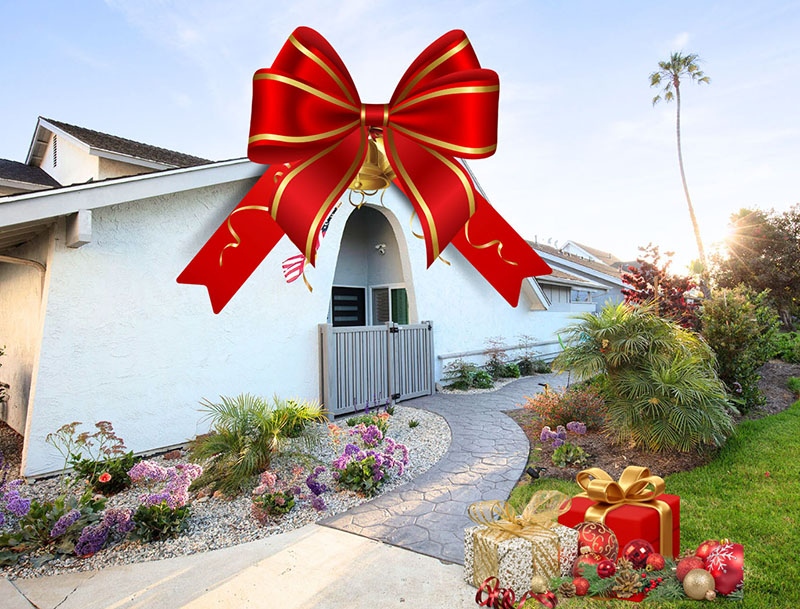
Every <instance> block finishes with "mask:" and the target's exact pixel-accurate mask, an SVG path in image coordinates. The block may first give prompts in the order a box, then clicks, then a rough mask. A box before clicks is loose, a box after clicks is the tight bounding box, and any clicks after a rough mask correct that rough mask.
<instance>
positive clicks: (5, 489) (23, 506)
mask: <svg viewBox="0 0 800 609" xmlns="http://www.w3.org/2000/svg"><path fill="white" fill-rule="evenodd" d="M10 470H11V465H10V464H9V463H8V462H7V461H6V460H5V457H4V456H3V453H2V452H0V528H3V526H5V525H6V524H7V523H8V524H9V525H10V524H11V523H12V522H15V521H16V520H18V519H19V518H22V517H23V516H25V514H27V513H28V510H30V509H31V501H30V499H23V498H22V497H21V496H20V493H19V487H20V486H22V485H23V484H24V483H25V482H24V480H22V479H17V480H9V479H8V478H9V473H10Z"/></svg>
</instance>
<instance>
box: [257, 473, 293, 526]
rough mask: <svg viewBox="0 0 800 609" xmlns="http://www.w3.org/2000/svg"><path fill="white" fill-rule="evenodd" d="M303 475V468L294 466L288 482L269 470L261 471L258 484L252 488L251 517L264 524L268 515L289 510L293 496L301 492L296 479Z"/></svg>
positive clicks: (291, 506)
mask: <svg viewBox="0 0 800 609" xmlns="http://www.w3.org/2000/svg"><path fill="white" fill-rule="evenodd" d="M302 475H303V468H302V467H300V466H295V467H294V468H293V469H292V476H293V477H292V479H291V481H289V482H285V481H284V480H280V479H279V478H278V475H277V474H276V473H274V472H271V471H270V470H266V471H264V472H262V474H261V476H260V477H259V479H258V480H259V484H258V486H257V487H256V488H254V489H253V504H252V505H251V507H250V511H251V513H252V514H253V517H254V518H255V519H256V520H258V522H260V523H261V524H265V523H266V522H267V521H268V520H269V518H270V516H280V515H283V514H286V513H288V512H290V511H291V509H292V508H293V507H294V506H295V497H296V496H297V497H299V496H300V494H301V493H302V491H301V489H300V487H299V486H297V480H298V479H299V478H300V477H301V476H302Z"/></svg>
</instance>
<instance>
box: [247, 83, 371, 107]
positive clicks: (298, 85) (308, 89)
mask: <svg viewBox="0 0 800 609" xmlns="http://www.w3.org/2000/svg"><path fill="white" fill-rule="evenodd" d="M253 80H274V81H276V82H282V83H283V84H285V85H289V86H290V87H294V88H296V89H300V90H301V91H305V92H306V93H310V94H311V95H314V96H315V97H319V98H320V99H324V100H325V101H327V102H330V103H332V104H334V105H336V106H340V107H342V108H346V109H347V110H352V111H353V112H358V107H357V106H355V105H353V104H348V103H347V102H345V101H342V100H341V99H339V98H337V97H333V96H332V95H328V94H327V93H324V92H322V91H320V90H319V89H316V88H314V87H312V86H310V85H307V84H305V83H302V82H300V81H299V80H295V79H294V78H289V77H288V76H282V75H280V74H256V75H255V76H253Z"/></svg>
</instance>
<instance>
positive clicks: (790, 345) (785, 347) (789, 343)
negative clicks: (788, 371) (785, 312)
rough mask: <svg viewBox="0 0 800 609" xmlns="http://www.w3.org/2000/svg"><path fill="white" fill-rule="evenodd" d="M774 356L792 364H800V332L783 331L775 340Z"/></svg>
mask: <svg viewBox="0 0 800 609" xmlns="http://www.w3.org/2000/svg"><path fill="white" fill-rule="evenodd" d="M773 353H774V357H777V358H779V359H782V360H783V361H785V362H789V363H790V364H800V332H781V333H779V334H776V335H775V338H774V342H773Z"/></svg>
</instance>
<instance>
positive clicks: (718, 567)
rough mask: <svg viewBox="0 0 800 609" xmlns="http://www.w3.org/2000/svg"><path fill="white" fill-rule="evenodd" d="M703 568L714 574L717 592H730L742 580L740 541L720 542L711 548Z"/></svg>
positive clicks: (741, 547)
mask: <svg viewBox="0 0 800 609" xmlns="http://www.w3.org/2000/svg"><path fill="white" fill-rule="evenodd" d="M705 569H706V571H708V572H709V573H711V575H713V576H714V583H715V588H716V591H717V593H718V594H730V593H731V592H733V591H734V590H736V588H738V587H739V585H740V584H742V582H743V581H744V546H743V545H742V544H740V543H726V544H721V545H719V546H717V547H716V548H714V549H713V550H711V553H710V554H709V555H708V558H706V560H705Z"/></svg>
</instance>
